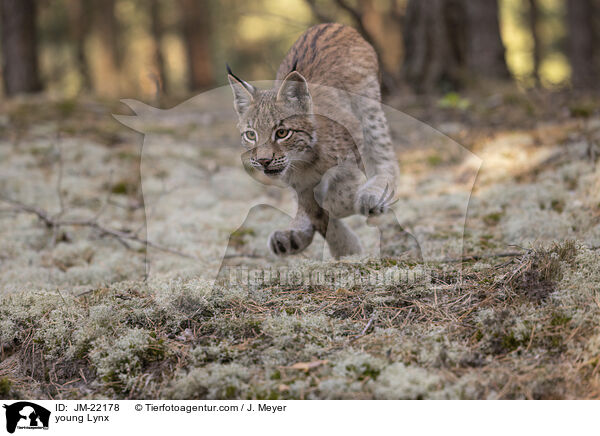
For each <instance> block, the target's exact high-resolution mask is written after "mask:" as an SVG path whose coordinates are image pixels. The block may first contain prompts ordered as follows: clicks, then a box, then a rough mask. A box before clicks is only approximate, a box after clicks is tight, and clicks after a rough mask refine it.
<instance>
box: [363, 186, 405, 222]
mask: <svg viewBox="0 0 600 436" xmlns="http://www.w3.org/2000/svg"><path fill="white" fill-rule="evenodd" d="M394 193H395V192H394V190H393V189H390V188H389V184H386V185H385V188H384V189H383V190H382V191H381V190H379V189H377V188H375V187H374V186H369V183H368V182H367V183H366V184H365V185H364V186H363V187H362V188H361V189H360V190H359V191H358V193H357V196H356V204H355V208H356V212H357V213H359V214H361V215H364V216H367V217H368V216H376V215H381V214H384V213H386V212H387V211H388V210H389V208H390V207H391V206H392V205H393V204H394V203H396V201H397V200H396V201H393V198H394Z"/></svg>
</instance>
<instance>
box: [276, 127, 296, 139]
mask: <svg viewBox="0 0 600 436" xmlns="http://www.w3.org/2000/svg"><path fill="white" fill-rule="evenodd" d="M291 134H292V131H291V130H287V129H277V130H276V131H275V137H276V138H277V139H286V138H289V137H290V135H291Z"/></svg>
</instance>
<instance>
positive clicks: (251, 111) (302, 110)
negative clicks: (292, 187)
mask: <svg viewBox="0 0 600 436" xmlns="http://www.w3.org/2000/svg"><path fill="white" fill-rule="evenodd" d="M230 82H231V86H232V88H233V90H234V106H235V109H236V111H237V113H238V116H239V124H238V126H239V128H240V133H241V137H242V144H243V145H244V146H245V147H246V148H247V149H249V150H252V153H251V154H250V156H249V157H248V160H249V164H250V165H251V166H252V167H253V168H255V169H257V170H258V171H262V172H263V173H264V174H266V175H268V176H271V177H279V176H284V175H288V176H289V174H286V173H288V172H291V171H293V169H298V168H300V167H302V166H303V165H304V164H305V163H312V162H313V161H314V159H315V158H316V153H315V142H316V126H315V120H314V116H313V115H312V99H311V96H310V92H309V90H308V84H307V83H306V80H305V79H304V77H302V75H301V74H300V73H298V72H296V71H294V72H292V73H290V74H288V76H287V77H286V78H285V80H284V81H283V83H282V84H281V86H280V87H279V89H278V90H277V92H274V90H258V89H256V88H255V87H253V86H252V85H250V84H249V83H246V82H244V81H242V80H240V79H237V78H236V77H235V76H233V75H230ZM288 178H289V177H288Z"/></svg>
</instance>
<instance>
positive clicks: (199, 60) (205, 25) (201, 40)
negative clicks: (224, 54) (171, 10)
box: [179, 0, 214, 91]
mask: <svg viewBox="0 0 600 436" xmlns="http://www.w3.org/2000/svg"><path fill="white" fill-rule="evenodd" d="M179 3H180V6H181V15H182V17H183V23H182V25H183V37H184V39H185V45H186V49H187V55H188V77H189V86H190V89H191V90H192V91H197V90H202V89H207V88H209V87H210V86H212V85H213V83H214V76H213V65H212V61H211V59H212V56H211V53H210V28H209V25H210V17H209V13H208V12H209V11H208V1H207V0H179Z"/></svg>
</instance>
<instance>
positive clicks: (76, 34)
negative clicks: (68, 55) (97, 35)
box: [67, 0, 92, 91]
mask: <svg viewBox="0 0 600 436" xmlns="http://www.w3.org/2000/svg"><path fill="white" fill-rule="evenodd" d="M89 9H90V3H89V1H87V0H69V1H68V3H67V13H68V17H69V29H70V33H71V39H72V41H73V45H74V46H75V63H76V65H77V71H78V72H79V76H80V77H81V88H83V89H84V90H86V91H89V90H90V89H91V87H92V81H91V78H90V68H89V65H88V61H87V58H86V56H85V41H86V39H87V36H88V33H89V27H90V17H89Z"/></svg>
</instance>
